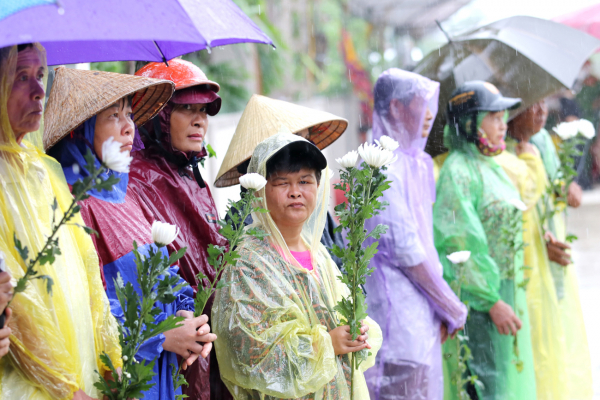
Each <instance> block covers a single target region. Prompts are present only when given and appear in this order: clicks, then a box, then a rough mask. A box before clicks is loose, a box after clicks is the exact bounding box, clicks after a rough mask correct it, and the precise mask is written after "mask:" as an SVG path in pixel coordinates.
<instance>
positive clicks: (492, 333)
mask: <svg viewBox="0 0 600 400" xmlns="http://www.w3.org/2000/svg"><path fill="white" fill-rule="evenodd" d="M480 116H481V115H480ZM481 119H482V118H478V123H480V122H481ZM465 121H466V120H465ZM461 122H462V121H461ZM445 139H446V146H447V147H449V148H450V154H449V155H448V158H447V160H446V161H445V163H444V165H443V167H442V169H441V171H440V177H439V180H438V183H437V201H436V203H435V206H434V211H433V221H434V240H435V245H436V248H437V251H438V253H439V255H440V261H441V263H442V265H443V267H444V278H445V279H446V280H447V281H448V282H449V283H450V284H451V285H453V287H455V288H458V286H460V297H461V300H463V301H464V302H465V303H467V304H468V306H469V307H470V311H469V318H468V320H467V323H466V325H465V331H464V332H463V334H464V335H465V336H466V337H468V341H467V342H466V343H467V345H468V346H469V348H470V350H471V352H472V358H471V359H468V360H467V371H465V372H464V373H463V376H464V377H465V378H466V377H467V376H469V375H474V376H477V379H478V380H479V381H480V382H481V383H482V385H475V390H476V391H477V395H478V397H479V399H480V400H510V399H514V400H520V399H522V400H530V399H535V398H536V384H535V375H534V368H533V357H532V349H531V339H530V331H529V320H528V314H527V303H526V297H525V291H524V290H521V289H518V288H517V284H516V283H515V282H521V281H522V276H523V269H522V266H523V254H522V251H515V250H514V248H515V247H516V246H518V245H519V243H521V242H522V226H521V220H522V212H521V211H519V210H518V209H517V208H516V206H515V205H514V204H515V203H518V202H520V195H519V192H518V191H517V189H516V188H515V187H514V185H513V184H512V182H511V181H510V179H509V178H508V176H507V175H506V174H505V172H504V171H503V170H502V168H501V167H500V166H499V165H498V164H497V163H496V162H495V161H494V159H493V158H491V157H486V156H484V155H482V154H481V153H480V152H479V150H478V149H477V147H476V145H475V144H473V143H468V142H467V141H466V140H465V139H464V138H463V137H462V136H460V135H457V134H456V131H455V130H454V129H450V128H449V127H447V129H446V132H445ZM511 225H512V226H513V227H514V232H516V233H515V234H510V233H509V232H508V231H509V230H510V229H509V226H511ZM509 242H512V243H509ZM462 250H468V251H470V252H471V257H470V259H469V260H468V261H467V262H465V263H464V264H462V265H460V266H459V265H456V266H455V265H453V264H452V263H451V262H450V261H449V260H448V259H447V257H446V256H447V255H449V254H451V253H454V252H457V251H462ZM459 282H460V284H458V283H459ZM455 290H456V289H455ZM498 300H503V301H504V302H505V303H507V304H509V305H510V306H511V307H513V309H514V310H515V312H516V314H517V316H518V317H519V318H520V319H521V321H522V322H523V326H522V328H521V330H520V331H519V332H518V334H517V338H518V345H517V346H516V349H515V339H514V337H513V336H506V335H501V334H500V333H498V330H497V328H496V326H495V325H494V323H493V322H492V320H491V318H490V315H489V310H490V308H491V307H492V306H493V305H494V304H495V303H496V302H497V301H498ZM456 340H458V339H449V340H448V341H447V342H446V343H445V344H444V346H443V352H444V375H445V382H446V384H445V399H452V400H454V399H459V397H458V388H457V387H456V384H455V380H454V382H453V377H455V376H456V373H457V370H458V360H457V357H456V346H457V343H456ZM516 353H518V358H517V356H516Z"/></svg>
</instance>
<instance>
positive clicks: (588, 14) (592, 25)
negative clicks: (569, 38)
mask: <svg viewBox="0 0 600 400" xmlns="http://www.w3.org/2000/svg"><path fill="white" fill-rule="evenodd" d="M554 21H556V22H560V23H561V24H565V25H568V26H570V27H572V28H575V29H578V30H580V31H583V32H586V33H588V34H590V35H592V36H595V37H597V38H600V4H594V5H593V6H589V7H586V8H584V9H581V10H578V11H575V12H572V13H570V14H566V15H562V16H560V17H557V18H554Z"/></svg>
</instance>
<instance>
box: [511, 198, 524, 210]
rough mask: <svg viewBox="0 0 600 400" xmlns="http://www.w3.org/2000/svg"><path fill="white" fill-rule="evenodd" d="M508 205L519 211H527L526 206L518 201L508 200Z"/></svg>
mask: <svg viewBox="0 0 600 400" xmlns="http://www.w3.org/2000/svg"><path fill="white" fill-rule="evenodd" d="M510 204H512V205H513V206H515V208H516V209H517V210H519V211H527V206H526V205H525V203H523V202H522V201H521V200H519V199H510Z"/></svg>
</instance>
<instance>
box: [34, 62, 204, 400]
mask: <svg viewBox="0 0 600 400" xmlns="http://www.w3.org/2000/svg"><path fill="white" fill-rule="evenodd" d="M78 85H79V86H78ZM172 87H173V84H172V83H171V82H170V81H164V80H158V79H149V78H141V77H136V76H131V75H121V74H113V73H108V72H89V71H79V70H72V69H66V68H59V69H58V70H57V72H56V76H55V78H54V84H53V89H52V93H51V94H50V99H49V100H48V110H50V111H55V112H54V114H51V115H49V117H48V118H47V129H46V132H45V143H46V144H47V148H48V149H49V151H48V153H49V154H50V155H51V156H53V157H55V158H56V159H57V160H58V161H59V162H60V164H61V166H62V168H63V171H64V173H65V176H66V178H67V182H68V183H69V184H74V183H75V182H76V181H77V180H78V179H82V178H84V177H86V176H88V174H89V173H88V171H87V170H86V165H87V163H86V161H85V159H84V156H85V154H86V153H87V152H88V151H91V152H92V154H94V155H95V156H96V161H95V162H96V164H97V166H99V160H101V159H102V152H103V150H104V148H103V143H105V142H106V141H107V140H109V139H111V138H112V140H114V141H116V142H117V143H118V144H119V145H120V149H121V152H126V153H129V151H130V150H131V147H132V145H133V140H134V135H135V125H134V121H136V122H138V123H144V122H145V121H147V120H148V119H150V118H151V117H152V116H153V115H154V114H156V112H158V111H159V110H160V109H161V108H162V106H163V105H164V104H165V103H166V102H167V101H168V99H169V98H170V97H171V94H172V91H173V88H172ZM67 88H68V90H66V89H67ZM74 89H78V90H77V91H78V92H79V93H83V95H78V94H75V95H74V94H73V93H72V92H73V90H74ZM108 94H110V95H108ZM67 99H68V101H67ZM114 99H117V100H116V101H114ZM59 109H60V111H59ZM82 110H83V111H82ZM90 114H92V116H91V117H90V116H89V115H90ZM134 115H135V117H134ZM55 120H62V121H69V125H66V126H65V125H61V124H57V123H56V122H55ZM71 127H77V128H75V129H74V130H72V128H71ZM70 132H71V133H70ZM107 175H109V176H111V175H112V176H115V177H117V178H119V179H120V181H119V183H118V184H117V185H116V186H115V187H114V188H113V190H111V191H105V190H101V191H93V192H91V193H90V195H91V196H90V197H89V198H87V199H85V200H83V201H82V202H81V203H80V206H81V215H82V217H83V220H84V221H85V223H86V225H87V226H89V227H90V228H92V229H94V230H95V231H97V232H98V235H97V236H94V237H93V240H94V245H95V246H96V251H97V252H98V256H99V258H100V265H101V269H102V271H103V276H104V278H105V286H106V289H107V293H108V298H109V299H110V302H111V308H112V312H113V314H114V315H115V317H117V319H119V320H122V319H123V318H124V313H123V310H122V309H121V307H120V303H119V301H118V299H117V295H116V290H115V284H116V281H117V279H118V277H119V276H120V277H121V278H122V279H123V281H124V282H125V283H127V282H131V283H132V284H133V285H134V287H136V288H137V287H138V285H137V281H138V277H137V267H136V264H135V258H134V255H133V242H134V241H135V242H136V243H137V246H138V251H140V252H141V253H147V252H148V250H149V248H150V247H151V246H154V245H153V243H152V228H151V227H152V222H153V221H154V219H153V217H152V214H151V212H150V210H148V209H147V208H146V207H145V205H144V204H141V203H140V202H139V201H138V200H137V198H135V197H133V196H131V193H130V191H129V190H128V189H127V183H128V180H129V176H128V174H127V173H120V172H115V171H112V170H109V171H108V172H107ZM161 250H162V251H163V252H164V253H165V254H166V253H167V249H166V248H164V247H163V248H162V249H161ZM171 251H172V249H171ZM170 273H171V274H172V275H177V268H176V267H171V270H170ZM180 283H184V281H183V280H182V279H181V282H180ZM174 294H175V296H176V300H175V302H173V303H171V304H162V303H159V302H157V303H156V304H155V307H157V308H159V309H160V310H161V314H159V315H158V316H157V317H156V320H157V321H161V320H163V319H164V318H166V317H167V316H169V315H177V316H182V317H185V318H186V320H185V321H184V322H183V324H182V326H180V327H179V328H176V329H173V330H170V331H167V332H165V333H164V334H161V335H158V336H155V337H154V338H152V339H150V340H149V341H147V342H145V343H144V344H143V345H142V347H141V348H140V351H139V352H138V355H139V357H141V358H143V359H146V360H148V361H152V360H154V359H157V358H158V359H157V361H156V362H155V364H154V373H155V374H156V375H155V376H154V378H153V380H152V381H151V382H150V383H151V384H153V387H152V388H150V389H148V390H147V391H145V392H144V398H145V399H167V400H168V399H174V398H175V396H176V395H179V394H181V389H178V391H177V392H176V391H175V390H174V388H173V380H172V373H173V372H174V371H173V370H172V369H173V368H175V369H177V365H178V362H177V356H180V357H182V358H183V359H184V361H183V363H184V365H183V369H186V368H187V366H188V365H191V363H192V362H193V361H194V360H195V359H196V358H198V355H202V356H203V357H207V356H208V353H209V352H210V349H211V347H212V344H211V343H210V342H212V341H214V339H215V336H214V335H213V334H210V333H209V329H210V328H209V327H208V325H206V322H207V321H208V317H207V316H202V317H197V318H194V300H193V291H192V289H191V288H190V287H189V286H188V285H186V286H185V287H183V288H182V289H180V290H179V292H176V293H174ZM197 342H208V343H207V344H206V345H205V346H204V347H203V346H202V345H201V344H199V343H197Z"/></svg>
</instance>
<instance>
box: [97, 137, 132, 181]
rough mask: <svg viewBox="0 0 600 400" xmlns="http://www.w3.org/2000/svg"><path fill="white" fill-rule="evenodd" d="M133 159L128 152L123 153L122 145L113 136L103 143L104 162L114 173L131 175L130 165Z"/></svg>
mask: <svg viewBox="0 0 600 400" xmlns="http://www.w3.org/2000/svg"><path fill="white" fill-rule="evenodd" d="M132 160H133V157H131V156H130V155H129V153H128V152H126V151H121V143H119V142H117V141H115V139H114V138H113V137H112V136H111V137H109V138H108V139H107V140H106V141H105V142H104V143H102V162H103V163H104V164H105V165H106V166H107V167H108V168H109V169H112V170H113V171H116V172H123V173H129V164H131V161H132Z"/></svg>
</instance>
